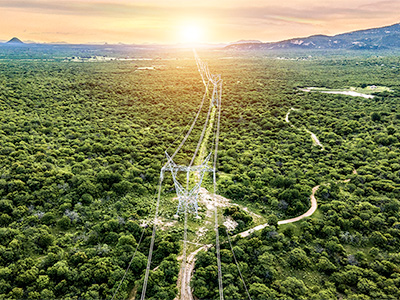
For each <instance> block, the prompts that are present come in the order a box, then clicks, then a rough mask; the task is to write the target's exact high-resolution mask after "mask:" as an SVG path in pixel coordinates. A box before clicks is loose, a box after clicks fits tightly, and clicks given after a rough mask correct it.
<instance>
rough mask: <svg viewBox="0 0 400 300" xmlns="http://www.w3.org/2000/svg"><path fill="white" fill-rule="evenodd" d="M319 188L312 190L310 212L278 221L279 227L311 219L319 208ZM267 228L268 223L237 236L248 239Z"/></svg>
mask: <svg viewBox="0 0 400 300" xmlns="http://www.w3.org/2000/svg"><path fill="white" fill-rule="evenodd" d="M319 187H320V186H319V185H317V186H314V187H313V189H312V193H311V196H310V200H311V207H310V209H309V210H307V211H306V212H305V213H304V214H302V215H300V216H298V217H295V218H291V219H287V220H281V221H278V225H282V224H289V223H294V222H297V221H300V220H302V219H304V218H307V217H310V216H311V215H312V214H313V213H314V212H315V211H316V210H317V207H318V204H317V199H316V198H315V193H316V192H317V191H318V189H319ZM267 226H269V224H268V223H265V224H262V225H258V226H256V227H254V228H251V229H249V230H246V231H243V232H241V233H238V234H236V235H235V236H241V237H246V236H249V235H250V234H251V233H253V232H255V231H258V230H261V229H264V228H265V227H267Z"/></svg>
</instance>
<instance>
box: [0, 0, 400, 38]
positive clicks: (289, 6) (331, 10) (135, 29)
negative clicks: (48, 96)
mask: <svg viewBox="0 0 400 300" xmlns="http://www.w3.org/2000/svg"><path fill="white" fill-rule="evenodd" d="M399 12H400V0H382V1H380V0H284V1H277V0H201V1H199V0H196V1H195V0H137V1H136V0H0V40H9V39H11V38H12V37H14V36H16V37H18V38H20V39H21V40H23V41H35V42H67V43H104V42H108V43H126V44H132V43H136V44H144V43H146V44H147V43H158V44H175V43H193V42H201V43H229V42H234V41H238V40H261V41H263V42H270V41H279V40H284V39H288V38H294V37H303V36H309V35H313V34H327V35H334V34H338V33H343V32H348V31H354V30H359V29H367V28H373V27H382V26H386V25H391V24H395V23H399V22H400V15H399Z"/></svg>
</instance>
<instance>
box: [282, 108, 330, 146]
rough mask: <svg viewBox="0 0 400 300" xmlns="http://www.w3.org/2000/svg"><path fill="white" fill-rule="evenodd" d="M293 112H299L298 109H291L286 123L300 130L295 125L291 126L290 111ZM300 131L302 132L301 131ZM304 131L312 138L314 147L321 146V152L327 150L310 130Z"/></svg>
mask: <svg viewBox="0 0 400 300" xmlns="http://www.w3.org/2000/svg"><path fill="white" fill-rule="evenodd" d="M291 110H294V111H296V110H298V109H294V108H293V107H291V108H290V109H289V111H288V113H287V114H286V117H285V121H286V123H289V125H290V126H292V127H293V128H296V129H299V128H297V127H295V126H294V125H293V124H290V121H289V115H290V111H291ZM299 130H301V129H299ZM303 130H304V131H305V132H307V133H308V134H309V135H310V136H311V139H312V140H313V145H314V146H320V147H321V150H325V147H324V146H323V145H322V144H321V142H320V141H319V139H318V137H317V136H316V135H315V133H313V132H311V131H310V130H308V129H306V128H305V129H303Z"/></svg>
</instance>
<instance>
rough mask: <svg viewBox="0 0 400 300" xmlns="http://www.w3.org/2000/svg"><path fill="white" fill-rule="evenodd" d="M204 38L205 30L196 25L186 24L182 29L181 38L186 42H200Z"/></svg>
mask: <svg viewBox="0 0 400 300" xmlns="http://www.w3.org/2000/svg"><path fill="white" fill-rule="evenodd" d="M202 38H203V31H202V29H201V28H200V27H199V26H196V25H185V26H183V27H182V29H181V40H182V42H184V43H198V42H200V41H201V39H202Z"/></svg>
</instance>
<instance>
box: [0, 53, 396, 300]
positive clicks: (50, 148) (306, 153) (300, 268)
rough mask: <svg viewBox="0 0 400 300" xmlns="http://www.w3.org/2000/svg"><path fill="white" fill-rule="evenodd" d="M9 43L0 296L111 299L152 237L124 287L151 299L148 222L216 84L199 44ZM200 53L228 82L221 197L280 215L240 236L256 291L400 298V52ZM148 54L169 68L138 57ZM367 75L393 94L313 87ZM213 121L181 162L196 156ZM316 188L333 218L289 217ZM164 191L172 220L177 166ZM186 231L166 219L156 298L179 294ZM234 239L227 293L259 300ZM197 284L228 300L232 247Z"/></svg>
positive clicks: (200, 273) (1, 77) (1, 152)
mask: <svg viewBox="0 0 400 300" xmlns="http://www.w3.org/2000/svg"><path fill="white" fill-rule="evenodd" d="M70 51H72V50H70ZM79 51H83V50H79ZM132 51H133V50H132ZM0 52H1V58H2V60H1V61H0V70H1V72H0V126H1V127H0V138H1V142H0V156H1V157H0V158H1V163H0V169H1V177H0V226H1V227H0V274H1V276H0V299H21V298H29V299H54V298H63V299H78V298H84V299H99V298H103V299H106V298H107V299H111V297H112V294H113V292H114V291H115V290H116V287H117V286H118V284H119V282H120V279H121V277H122V276H123V274H124V271H125V268H126V267H127V265H128V263H129V261H130V259H131V256H132V254H133V252H134V251H135V249H136V246H137V245H138V242H139V240H140V238H141V235H142V233H143V232H144V237H143V241H142V242H141V243H140V246H139V249H138V251H139V252H138V253H137V255H136V256H135V258H134V260H133V263H132V267H131V270H130V271H129V272H128V275H127V279H126V280H125V281H124V283H123V285H122V286H121V289H120V292H119V293H118V295H117V297H118V299H125V298H128V296H129V295H130V297H132V298H133V297H134V295H135V292H136V291H138V293H140V291H141V285H142V282H143V275H144V270H145V268H146V263H147V254H148V249H149V244H150V238H151V228H146V227H142V226H141V225H142V224H143V223H146V224H148V220H149V219H151V218H152V216H153V214H154V193H155V190H156V185H157V182H158V178H159V173H160V168H161V166H162V164H163V162H164V161H165V157H164V151H165V150H167V151H172V149H174V147H176V145H177V143H178V142H179V138H180V137H181V136H182V133H183V132H184V130H185V128H187V124H188V123H189V122H190V121H191V120H192V119H193V117H194V115H195V114H196V110H197V109H198V105H199V102H200V100H201V97H202V92H203V89H204V86H203V85H202V82H201V78H200V76H199V74H198V71H197V67H196V65H195V62H194V59H193V55H192V53H191V52H172V53H171V52H169V53H165V54H163V53H162V52H160V51H155V52H151V51H150V50H149V51H147V52H144V53H135V52H132V53H130V55H131V56H135V55H137V56H140V57H144V56H145V57H153V58H154V60H150V61H147V60H143V61H141V60H139V61H110V62H103V63H73V62H63V61H62V58H60V57H57V58H56V59H55V60H54V61H41V60H33V59H32V60H30V59H26V57H29V52H28V54H26V53H25V52H22V54H21V53H18V52H15V51H12V50H10V49H9V48H7V49H5V50H4V49H0ZM126 53H127V50H124V51H123V53H122V54H121V55H126ZM46 55H50V56H52V55H54V53H53V52H51V51H49V52H48V53H46ZM66 55H67V54H66ZM76 55H77V54H76ZM114 55H115V53H114ZM163 55H164V56H163ZM199 55H200V56H201V57H202V58H203V60H205V61H207V62H208V63H209V66H210V69H211V70H212V71H213V73H219V74H222V77H223V79H224V85H223V98H222V119H221V122H222V123H221V142H220V151H219V154H218V155H219V160H218V169H219V172H218V193H219V194H221V195H223V196H225V197H227V198H229V199H232V200H233V201H234V202H237V203H239V204H242V205H246V206H248V207H251V209H252V210H253V211H254V212H256V213H257V214H259V215H261V216H263V217H264V218H266V219H268V221H269V223H270V224H271V226H269V227H266V228H265V229H263V230H262V231H259V232H255V233H253V234H252V235H251V236H249V237H247V238H235V239H234V240H233V246H234V253H235V256H236V259H237V260H238V262H239V265H240V269H241V271H242V274H243V277H244V279H245V282H246V284H247V286H248V289H249V293H250V295H251V296H252V298H253V299H398V298H400V256H399V253H398V249H399V247H400V213H399V209H400V201H399V200H398V199H399V197H400V161H399V152H400V150H399V145H400V132H399V128H400V127H399V123H400V108H399V106H400V104H399V97H400V85H399V83H398V80H397V78H398V75H399V72H400V58H399V57H398V56H397V55H396V54H393V53H382V56H376V54H373V53H369V52H349V53H344V54H342V53H339V52H327V53H323V52H318V51H316V52H310V53H308V52H307V53H300V54H290V53H285V54H282V53H279V54H275V53H270V52H269V53H260V52H249V53H246V52H238V53H235V52H233V53H225V52H222V51H221V52H214V51H213V52H206V51H204V52H199ZM228 56H229V57H228ZM277 56H279V57H282V56H285V57H287V59H276V57H277ZM36 57H39V58H40V57H41V56H40V51H37V52H35V58H36ZM171 57H174V58H176V59H173V60H171V59H170V58H171ZM297 57H300V58H298V59H297ZM21 58H22V59H21ZM163 58H168V59H163ZM222 58H223V59H222ZM46 59H47V58H46ZM147 66H156V68H155V69H154V70H139V69H138V67H147ZM365 85H377V86H387V87H389V88H390V89H392V90H393V92H384V93H381V94H377V95H376V97H375V98H373V99H364V98H361V97H350V96H344V95H332V94H320V93H307V92H303V91H300V90H299V89H298V88H302V87H312V86H315V87H327V88H345V87H351V86H354V87H358V86H365ZM292 107H293V108H295V109H296V110H292V111H291V112H290V123H287V122H285V116H286V114H287V113H288V111H289V110H290V109H291V108H292ZM200 123H201V122H200ZM291 125H293V126H294V127H292V126H291ZM303 128H305V129H308V130H310V131H312V132H313V133H315V134H316V135H317V136H318V138H319V140H320V141H321V143H322V144H323V145H324V150H321V148H320V147H318V146H313V143H312V140H311V138H310V135H309V134H308V133H307V132H305V131H304V130H302V129H303ZM199 132H200V130H197V131H195V134H194V135H193V136H191V137H190V138H189V139H188V142H187V143H186V144H185V146H184V148H183V151H182V152H181V153H180V154H179V156H178V157H177V161H178V162H179V163H182V164H184V163H188V160H190V155H186V154H189V153H192V152H193V148H195V145H196V141H197V138H198V134H199ZM346 179H350V181H349V182H344V180H346ZM316 185H321V186H320V188H319V190H318V192H317V195H316V197H317V199H318V205H319V209H318V210H317V212H316V213H315V214H314V215H313V216H312V217H310V218H308V219H305V220H302V221H300V222H297V223H294V224H287V225H277V224H276V221H277V220H282V219H287V218H289V217H292V216H297V215H300V214H302V213H303V212H305V211H306V210H307V209H308V208H309V206H310V201H309V197H310V194H311V190H312V188H313V187H314V186H316ZM164 186H165V187H164V193H163V199H162V203H161V216H162V217H163V218H164V219H165V220H169V219H171V218H172V215H173V214H174V211H175V209H176V208H175V204H176V203H175V202H174V201H172V200H171V199H172V197H173V195H174V191H173V189H172V187H173V185H172V181H171V179H170V178H166V182H165V185H164ZM223 213H224V214H225V215H231V216H233V217H234V218H236V220H237V221H238V223H239V228H238V229H237V230H236V232H238V231H240V230H243V229H245V228H249V227H250V226H251V225H252V224H253V222H252V220H251V218H250V217H249V216H248V215H247V214H246V213H244V212H243V211H240V210H239V211H235V209H226V210H225V211H222V210H221V219H222V214H223ZM220 231H221V234H222V236H224V235H225V230H224V228H223V226H221V227H220ZM212 238H213V236H212V234H211V235H210V242H212ZM181 240H182V224H181V222H179V223H177V224H176V226H173V227H171V228H163V229H161V228H160V229H159V230H158V231H157V235H156V242H155V252H154V255H153V262H152V266H151V267H152V269H155V270H154V271H152V272H150V280H149V284H148V291H147V294H146V295H147V298H149V299H150V298H152V299H173V298H174V297H175V295H176V293H177V288H176V282H177V275H178V271H179V264H178V261H177V256H178V255H179V254H180V253H181V250H182V249H181V248H182V243H181ZM221 248H222V250H221V260H222V274H223V283H224V295H225V298H226V299H245V298H246V293H245V289H244V286H243V285H242V284H240V278H239V275H238V271H237V269H236V266H235V263H234V260H233V255H232V253H231V251H230V248H229V244H228V243H226V240H225V239H224V238H223V239H222V241H221ZM191 284H192V287H193V292H194V295H195V296H196V297H198V298H199V299H216V298H217V297H218V290H217V288H218V282H217V267H216V259H215V249H213V248H212V249H210V250H209V251H208V252H203V253H200V254H198V257H197V262H196V268H195V271H194V275H193V280H192V283H191Z"/></svg>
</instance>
